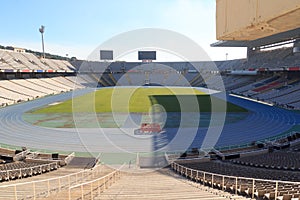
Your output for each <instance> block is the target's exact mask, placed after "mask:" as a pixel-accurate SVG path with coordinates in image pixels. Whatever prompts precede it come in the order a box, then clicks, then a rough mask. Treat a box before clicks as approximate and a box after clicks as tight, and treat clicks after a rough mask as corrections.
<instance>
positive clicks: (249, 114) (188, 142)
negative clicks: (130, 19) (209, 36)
mask: <svg viewBox="0 0 300 200" xmlns="http://www.w3.org/2000/svg"><path fill="white" fill-rule="evenodd" d="M271 4H272V6H270V5H271ZM273 4H274V5H273ZM237 8H239V9H240V10H238V11H237V10H236V9H237ZM299 16H300V3H299V1H286V2H282V1H279V0H278V1H277V0H276V1H274V0H273V1H271V0H266V1H263V2H262V1H261V2H260V1H254V0H253V1H241V0H217V1H216V35H217V40H218V42H216V43H212V44H211V46H212V47H214V48H220V47H244V48H247V57H246V58H241V59H233V60H228V59H227V55H226V60H222V61H210V60H209V59H207V60H205V61H201V60H202V59H200V57H201V58H202V56H203V55H204V54H201V53H200V54H201V55H200V57H194V56H193V55H194V52H195V51H196V50H197V48H198V47H195V46H196V45H194V43H190V42H191V40H188V39H186V38H185V37H183V36H182V35H180V34H177V33H174V32H172V31H168V30H161V29H140V30H136V31H132V32H127V33H124V34H120V35H119V36H115V37H113V38H112V39H111V40H109V42H110V41H114V42H115V41H117V42H118V41H124V40H130V39H131V40H130V43H131V44H130V45H129V47H130V50H131V51H132V49H134V51H133V53H134V54H135V56H137V57H138V60H139V61H135V62H133V61H118V60H116V59H115V58H116V57H118V55H121V54H122V53H123V52H125V51H127V49H126V48H124V46H123V45H124V43H122V42H121V43H117V46H116V45H115V43H112V45H111V46H110V44H109V42H107V43H105V45H103V46H101V45H100V46H99V47H98V48H97V49H96V50H95V51H94V52H93V53H92V54H91V56H90V57H89V58H87V59H82V60H80V59H76V58H68V57H64V56H55V55H52V54H49V53H45V51H44V40H43V39H44V38H43V34H44V27H43V26H42V27H41V28H40V29H39V32H40V33H41V35H42V40H43V41H42V42H43V52H36V51H32V50H28V49H27V48H17V47H11V46H0V82H1V84H0V91H1V93H0V106H1V107H0V116H1V121H0V123H1V129H0V145H1V147H0V156H1V157H0V162H1V164H0V168H1V170H0V191H1V192H0V199H210V200H215V199H269V200H273V199H274V200H277V199H278V200H298V199H299V198H300V158H299V155H300V153H299V151H300V150H299V149H300V98H299V97H300V76H299V75H300V28H299V27H300V24H299V20H297V19H299ZM137 35H142V36H143V41H142V42H141V44H144V46H142V47H146V49H142V48H141V49H137V48H136V47H135V46H134V44H133V43H134V42H137V41H139V39H138V38H137V37H136V36H137ZM156 36H157V37H158V36H164V37H163V39H160V38H159V37H158V38H157V37H156ZM124 38H125V39H124ZM128 38H130V39H128ZM166 38H168V39H169V40H168V39H166ZM144 40H145V41H146V42H145V43H144ZM147 40H150V42H149V43H147ZM171 40H173V41H177V43H180V42H182V43H184V46H182V44H181V43H180V44H179V46H178V48H179V49H183V50H182V51H181V50H180V51H179V53H181V54H182V55H183V57H186V58H187V59H186V60H183V61H157V57H159V56H160V53H161V52H160V50H159V48H153V46H155V45H153V44H160V45H161V44H162V43H163V42H162V41H164V42H166V43H165V44H166V46H168V45H169V46H168V47H171V48H172V49H170V50H173V51H174V52H176V50H177V46H176V44H173V43H172V44H171V45H170V42H169V41H171ZM156 42H157V43H156ZM137 43H138V42H137ZM145 44H151V45H152V48H149V47H150V46H151V45H149V46H147V45H146V46H145ZM158 47H161V48H162V46H158ZM186 47H187V48H186ZM193 48H195V49H196V50H195V49H193ZM120 49H121V50H122V51H121V50H120ZM186 49H188V50H187V51H185V50H186ZM199 51H201V50H199ZM197 53H199V52H198V51H197ZM186 55H187V56H186ZM189 56H191V58H193V59H190V60H189V59H188V58H190V57H189ZM92 57H93V58H95V57H96V58H97V59H90V58H92ZM204 57H206V55H204ZM195 58H196V59H195ZM198 58H199V61H198V60H197V59H198Z"/></svg>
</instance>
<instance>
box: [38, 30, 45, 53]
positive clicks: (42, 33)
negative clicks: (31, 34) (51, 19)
mask: <svg viewBox="0 0 300 200" xmlns="http://www.w3.org/2000/svg"><path fill="white" fill-rule="evenodd" d="M39 31H40V33H41V35H42V47H43V58H45V48H44V32H45V26H43V25H42V26H41V28H39Z"/></svg>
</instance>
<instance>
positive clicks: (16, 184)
mask: <svg viewBox="0 0 300 200" xmlns="http://www.w3.org/2000/svg"><path fill="white" fill-rule="evenodd" d="M99 167H101V165H99ZM86 171H87V170H81V171H79V172H75V173H72V174H67V175H64V176H59V177H53V178H48V179H43V180H36V181H29V182H24V183H14V184H10V185H0V188H6V187H12V186H20V185H26V184H32V183H41V182H45V181H53V180H58V179H62V178H67V177H70V176H74V175H77V174H80V173H84V172H86Z"/></svg>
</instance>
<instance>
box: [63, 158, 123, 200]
mask: <svg viewBox="0 0 300 200" xmlns="http://www.w3.org/2000/svg"><path fill="white" fill-rule="evenodd" d="M124 166H125V163H124V164H123V165H122V166H121V167H119V169H116V170H114V171H113V172H111V173H109V174H107V175H105V176H102V177H99V178H97V179H94V180H90V181H87V182H84V183H80V184H77V185H74V186H71V187H69V191H68V199H69V200H71V199H72V193H71V190H72V189H74V188H80V190H77V191H80V194H79V196H80V197H81V199H82V200H83V199H84V196H86V195H90V198H88V199H93V195H94V193H93V191H94V190H98V192H97V194H100V193H101V187H102V186H103V187H104V189H106V188H108V186H109V185H111V184H112V183H114V182H116V180H117V179H119V178H120V176H121V172H120V170H121V169H122V168H123V167H124ZM101 181H102V182H101ZM100 182H101V183H100ZM85 186H87V187H88V188H87V190H88V192H87V193H85V190H84V187H85ZM104 189H103V190H104ZM103 190H102V191H103ZM77 195H78V194H77ZM73 196H74V194H73Z"/></svg>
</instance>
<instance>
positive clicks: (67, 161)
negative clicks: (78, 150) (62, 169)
mask: <svg viewBox="0 0 300 200" xmlns="http://www.w3.org/2000/svg"><path fill="white" fill-rule="evenodd" d="M74 156H75V152H73V153H71V154H69V155H68V156H67V157H66V158H65V160H64V161H65V163H66V165H68V164H69V163H70V162H71V160H72V159H73V158H74Z"/></svg>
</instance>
